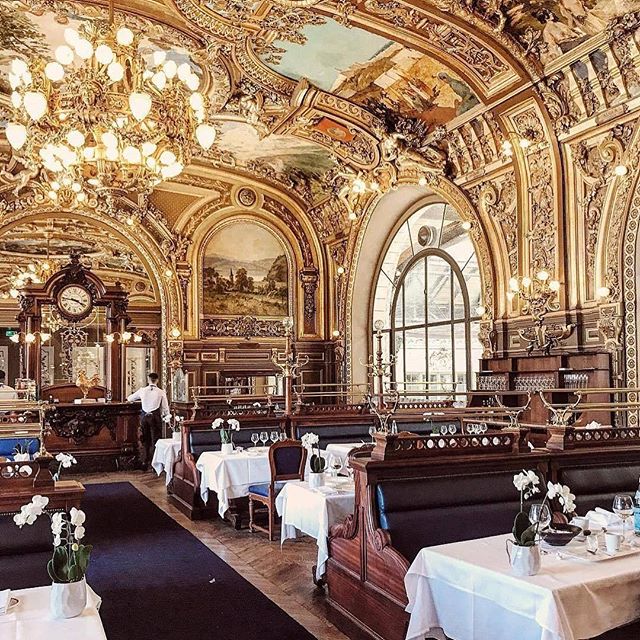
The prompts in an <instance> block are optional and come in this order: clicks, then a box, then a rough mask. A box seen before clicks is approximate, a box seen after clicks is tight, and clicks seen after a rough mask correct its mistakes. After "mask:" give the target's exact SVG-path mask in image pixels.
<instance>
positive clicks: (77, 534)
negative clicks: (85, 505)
mask: <svg viewBox="0 0 640 640" xmlns="http://www.w3.org/2000/svg"><path fill="white" fill-rule="evenodd" d="M73 537H74V538H75V539H76V540H82V538H84V527H83V526H79V527H76V528H75V531H74V532H73Z"/></svg>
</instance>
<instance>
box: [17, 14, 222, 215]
mask: <svg viewBox="0 0 640 640" xmlns="http://www.w3.org/2000/svg"><path fill="white" fill-rule="evenodd" d="M64 37H65V41H66V44H62V45H60V46H58V47H57V48H56V49H55V52H54V56H55V59H54V60H50V59H47V58H43V57H33V58H32V59H30V60H28V61H25V60H22V59H20V58H16V59H14V60H13V62H12V63H11V72H10V73H9V82H10V84H11V88H12V91H13V92H12V94H11V102H12V105H13V109H12V115H11V119H10V121H9V123H8V125H7V128H6V134H7V138H8V140H9V143H10V144H11V146H12V148H13V151H14V155H15V157H16V159H17V160H18V161H19V162H21V163H22V164H24V165H25V166H26V167H27V168H28V169H30V170H33V171H38V172H39V173H40V180H41V181H42V183H43V188H44V190H45V193H47V194H48V196H49V198H50V199H51V200H52V201H55V202H57V201H60V200H61V199H63V198H64V199H65V200H68V199H69V198H70V197H71V198H73V199H74V200H75V201H76V202H77V203H82V202H85V201H86V200H87V197H88V195H87V194H88V193H89V194H95V195H101V196H106V197H107V200H108V202H111V203H113V201H114V200H115V198H117V197H120V196H123V195H124V194H126V193H127V192H129V191H136V192H138V193H140V194H149V193H150V192H151V191H152V190H153V188H154V187H155V186H156V185H157V184H159V183H160V182H162V181H163V180H166V179H170V178H174V177H176V176H177V175H179V174H180V173H181V172H182V171H183V169H184V167H185V166H186V165H188V164H189V163H190V162H191V159H192V156H193V155H194V153H196V152H197V151H198V145H199V146H200V147H201V148H203V149H209V148H210V147H211V146H212V145H213V143H214V141H215V136H216V129H215V128H214V126H212V125H211V124H209V123H207V121H206V114H207V111H208V110H209V107H210V105H209V101H208V99H207V97H206V96H205V95H203V94H202V93H200V92H199V91H198V89H199V86H200V77H199V76H198V75H197V73H195V71H194V70H193V67H192V65H191V64H189V62H183V63H182V64H180V65H178V64H176V62H175V61H174V60H172V59H168V57H167V52H166V51H164V50H156V51H154V52H153V54H152V55H149V54H148V52H147V55H146V56H145V55H144V51H143V47H141V44H142V41H143V35H142V34H141V33H137V32H134V31H132V30H131V29H129V28H128V27H127V26H125V23H124V21H122V20H121V19H119V20H117V21H114V17H113V4H112V2H110V6H109V20H108V21H106V20H95V21H90V20H87V21H86V22H83V23H82V24H81V26H80V27H79V28H78V30H75V29H73V28H70V27H69V28H67V29H65V32H64ZM196 142H197V143H198V144H196Z"/></svg>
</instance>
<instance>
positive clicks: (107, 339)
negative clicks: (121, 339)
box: [104, 333, 116, 344]
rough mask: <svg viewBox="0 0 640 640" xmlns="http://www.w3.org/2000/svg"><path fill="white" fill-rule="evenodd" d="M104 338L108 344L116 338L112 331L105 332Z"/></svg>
mask: <svg viewBox="0 0 640 640" xmlns="http://www.w3.org/2000/svg"><path fill="white" fill-rule="evenodd" d="M104 339H105V340H106V341H107V342H108V343H109V344H111V343H112V342H113V341H114V340H115V339H116V337H115V336H114V335H113V333H107V335H105V337H104Z"/></svg>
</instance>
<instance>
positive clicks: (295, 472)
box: [249, 440, 307, 540]
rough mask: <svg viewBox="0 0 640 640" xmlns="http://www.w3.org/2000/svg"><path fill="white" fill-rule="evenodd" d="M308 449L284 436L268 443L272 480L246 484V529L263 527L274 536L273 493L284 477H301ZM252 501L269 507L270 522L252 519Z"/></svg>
mask: <svg viewBox="0 0 640 640" xmlns="http://www.w3.org/2000/svg"><path fill="white" fill-rule="evenodd" d="M306 463H307V450H306V449H305V448H304V447H303V446H302V444H301V443H300V441H298V440H284V441H282V442H276V443H275V444H272V445H271V447H269V466H270V467H271V481H270V482H265V483H263V484H252V485H251V486H250V487H249V531H251V532H253V531H263V532H264V533H267V534H269V540H273V539H274V538H273V532H274V529H275V524H276V497H277V495H278V493H279V492H280V491H281V490H282V487H283V486H284V484H285V482H286V481H287V480H304V470H305V465H306ZM255 502H258V503H260V504H262V505H264V506H265V507H266V508H267V511H268V517H269V526H268V527H261V526H258V525H257V524H256V523H255V519H254V516H255V504H254V503H255Z"/></svg>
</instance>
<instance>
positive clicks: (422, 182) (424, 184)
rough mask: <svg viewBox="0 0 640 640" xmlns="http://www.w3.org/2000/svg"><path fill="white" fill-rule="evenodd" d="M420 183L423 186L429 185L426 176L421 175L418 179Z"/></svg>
mask: <svg viewBox="0 0 640 640" xmlns="http://www.w3.org/2000/svg"><path fill="white" fill-rule="evenodd" d="M418 184H419V185H420V186H421V187H426V186H427V179H426V178H425V176H420V179H419V180H418Z"/></svg>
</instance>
